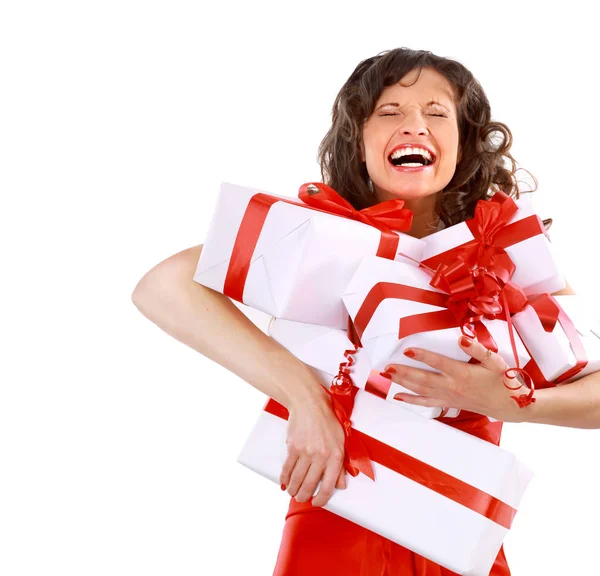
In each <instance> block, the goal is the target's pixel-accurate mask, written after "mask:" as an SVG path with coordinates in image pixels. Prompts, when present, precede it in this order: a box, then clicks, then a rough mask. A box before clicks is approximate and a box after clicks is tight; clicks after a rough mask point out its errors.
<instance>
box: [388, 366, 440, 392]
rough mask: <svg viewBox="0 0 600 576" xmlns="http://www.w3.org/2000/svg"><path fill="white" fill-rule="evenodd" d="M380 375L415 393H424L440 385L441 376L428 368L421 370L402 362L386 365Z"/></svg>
mask: <svg viewBox="0 0 600 576" xmlns="http://www.w3.org/2000/svg"><path fill="white" fill-rule="evenodd" d="M381 375H382V376H384V377H386V378H389V379H390V380H393V381H394V382H396V383H397V384H400V386H404V387H405V388H408V389H409V390H412V391H413V392H415V393H416V394H426V393H427V392H429V393H430V392H431V391H432V390H434V389H438V388H439V387H440V386H441V385H442V376H441V375H440V374H436V373H435V372H431V371H430V370H421V369H420V368H412V367H410V366H404V365H402V364H393V365H390V366H387V367H386V369H385V372H381Z"/></svg>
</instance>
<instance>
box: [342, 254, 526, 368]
mask: <svg viewBox="0 0 600 576" xmlns="http://www.w3.org/2000/svg"><path fill="white" fill-rule="evenodd" d="M430 280H431V277H430V276H429V274H427V273H426V272H425V271H424V270H421V269H419V268H416V267H414V266H408V265H406V264H404V263H402V262H393V261H391V260H385V259H384V258H378V257H376V256H368V257H366V258H365V259H364V260H363V262H362V263H361V265H360V266H359V267H358V269H357V270H356V273H355V274H354V276H353V277H352V279H351V281H350V283H349V284H348V286H347V287H346V290H345V292H344V294H343V295H342V299H343V301H344V304H345V305H346V309H347V310H348V313H349V314H350V317H351V319H352V321H353V322H354V324H355V326H356V327H357V330H358V331H359V335H360V338H361V342H362V345H363V349H364V350H365V351H366V353H367V355H368V356H369V358H370V360H371V365H372V368H373V369H374V370H379V371H382V370H384V369H385V367H386V366H387V365H388V364H403V365H405V366H411V367H415V368H420V369H422V370H429V371H432V372H437V370H436V369H434V368H432V367H431V366H428V365H427V364H424V363H422V362H418V361H416V360H413V359H411V358H408V357H406V356H405V355H404V353H403V352H404V350H406V349H407V348H411V347H415V348H423V349H425V350H431V351H432V352H437V353H438V354H442V355H444V356H447V357H448V358H452V359H454V360H458V361H462V362H468V361H470V360H471V357H470V356H469V355H468V354H466V353H465V352H463V350H462V349H461V348H460V346H459V338H460V336H461V331H460V328H459V327H450V328H445V329H433V325H432V329H431V330H428V331H423V332H417V333H414V334H410V335H408V336H405V337H399V336H400V333H401V331H402V329H403V323H406V324H408V322H409V321H411V320H412V319H413V318H414V317H415V316H416V315H421V314H425V313H430V312H436V311H444V310H446V308H445V307H444V306H443V305H442V301H443V300H444V292H442V291H441V290H438V289H436V288H433V287H432V286H431V285H430V284H429V282H430ZM403 287H408V288H407V290H406V291H407V292H408V294H406V298H409V297H410V298H411V299H405V298H403V297H399V296H398V297H396V296H394V297H389V296H386V292H385V291H386V290H390V292H389V294H390V295H391V294H392V293H393V292H394V290H395V288H399V289H400V290H402V289H403ZM415 289H416V290H415ZM398 293H399V294H400V292H398ZM420 298H422V301H419V299H420ZM435 301H437V302H438V303H437V304H434V303H432V302H435ZM365 312H366V314H365ZM482 324H483V326H484V327H485V328H486V329H487V331H488V332H489V334H490V335H491V337H492V338H493V340H494V341H495V343H496V345H497V347H498V353H499V354H500V355H501V356H502V357H503V358H504V360H505V361H506V363H507V364H508V365H509V367H515V358H514V354H513V351H512V347H511V343H510V334H509V331H508V325H507V323H506V322H504V321H502V320H488V319H485V318H484V319H483V320H482ZM514 336H515V347H516V350H517V357H518V360H519V366H520V367H523V366H524V365H525V364H527V362H528V361H529V360H530V356H529V354H528V353H527V350H526V348H525V346H524V345H523V342H521V340H520V338H519V336H518V334H517V333H516V331H515V332H514Z"/></svg>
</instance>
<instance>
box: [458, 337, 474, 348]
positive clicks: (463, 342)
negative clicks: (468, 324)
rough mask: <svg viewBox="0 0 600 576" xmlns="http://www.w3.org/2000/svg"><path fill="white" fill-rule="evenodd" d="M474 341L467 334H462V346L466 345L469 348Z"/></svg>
mask: <svg viewBox="0 0 600 576" xmlns="http://www.w3.org/2000/svg"><path fill="white" fill-rule="evenodd" d="M472 343H473V341H472V340H471V339H470V338H467V337H466V336H462V337H461V339H460V344H461V346H464V347H465V348H468V347H469V346H470V345H471V344H472Z"/></svg>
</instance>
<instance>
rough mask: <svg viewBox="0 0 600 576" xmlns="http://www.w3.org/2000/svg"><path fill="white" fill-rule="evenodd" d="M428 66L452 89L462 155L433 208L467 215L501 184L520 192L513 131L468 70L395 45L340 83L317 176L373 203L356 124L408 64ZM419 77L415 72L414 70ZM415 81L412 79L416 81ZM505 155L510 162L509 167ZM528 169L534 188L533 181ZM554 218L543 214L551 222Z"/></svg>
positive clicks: (453, 220) (448, 219) (354, 199)
mask: <svg viewBox="0 0 600 576" xmlns="http://www.w3.org/2000/svg"><path fill="white" fill-rule="evenodd" d="M424 67H427V68H433V69H434V70H436V71H437V72H439V73H440V74H442V75H443V76H445V77H446V78H447V80H448V81H449V82H450V84H451V85H452V86H453V90H454V96H455V98H454V102H455V105H456V111H457V120H458V130H459V138H460V142H461V149H462V157H461V160H460V162H459V163H458V164H457V166H456V170H455V173H454V175H453V177H452V180H451V181H450V182H449V183H448V185H447V186H446V187H445V188H444V189H443V190H441V191H440V193H438V196H437V204H436V212H437V214H438V215H439V216H440V218H441V220H442V221H443V222H444V224H445V225H446V226H452V225H453V224H457V223H458V222H463V221H464V220H466V219H468V218H472V217H473V214H474V210H475V206H476V204H477V202H478V201H479V200H481V199H487V198H488V197H489V196H490V194H491V193H493V192H495V191H497V190H502V191H503V192H505V193H506V194H508V195H509V196H512V197H515V198H519V195H520V193H521V192H520V190H519V187H518V180H517V179H516V176H515V173H516V172H517V167H516V162H515V159H514V158H513V157H512V155H511V154H510V152H509V151H510V148H511V146H512V133H511V131H510V130H509V128H508V126H506V124H503V123H502V122H495V121H492V120H491V110H490V104H489V101H488V99H487V96H486V94H485V92H484V90H483V88H482V87H481V85H480V84H479V82H478V81H477V80H476V79H475V78H474V76H473V74H472V73H471V72H470V71H469V70H467V68H465V66H463V65H462V64H461V63H460V62H457V61H456V60H451V59H449V58H443V57H441V56H436V55H435V54H433V53H432V52H429V51H426V50H410V49H409V48H396V49H394V50H386V51H384V52H380V53H379V54H378V55H377V56H373V57H372V58H367V59H366V60H363V61H362V62H361V63H360V64H359V65H358V66H357V67H356V68H355V70H354V72H352V74H351V75H350V77H349V78H348V80H347V81H346V83H345V84H344V85H343V86H342V88H341V90H340V91H339V93H338V95H337V96H336V98H335V102H334V104H333V108H332V124H331V128H330V129H329V130H328V132H327V134H326V135H325V137H324V138H323V140H322V141H321V143H320V145H319V150H318V157H317V158H318V161H319V164H320V167H321V177H322V179H323V182H324V183H325V184H328V185H329V186H331V187H332V188H333V189H334V190H335V191H336V192H337V193H338V194H340V196H342V197H343V198H345V199H346V200H348V202H350V204H352V206H354V208H355V209H356V210H361V209H363V208H366V207H368V206H372V205H373V204H376V203H377V202H378V200H377V198H376V196H375V194H373V193H372V192H370V190H369V187H368V185H367V177H368V174H367V169H366V164H365V162H362V161H361V159H360V142H361V138H362V129H363V126H364V123H365V122H366V120H367V119H368V118H369V117H370V116H371V114H372V113H373V110H374V108H375V104H376V103H377V100H378V99H379V97H380V95H381V93H382V92H383V90H384V88H386V87H388V86H393V85H394V84H397V83H398V82H399V81H400V80H401V79H402V78H403V77H404V76H405V75H406V74H408V73H409V72H410V71H412V70H413V69H419V74H420V70H421V69H422V68H424ZM417 80H418V77H417ZM415 82H416V80H415ZM507 161H508V167H507ZM526 172H527V173H528V174H530V175H531V177H532V178H533V181H534V183H535V185H536V187H535V188H534V189H533V190H529V191H528V192H533V191H535V190H537V180H536V179H535V177H534V176H533V175H532V174H531V173H530V172H529V171H526ZM551 223H552V219H550V218H548V219H546V220H544V225H545V226H546V228H549V227H550V225H551Z"/></svg>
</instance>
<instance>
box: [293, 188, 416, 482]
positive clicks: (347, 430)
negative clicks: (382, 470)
mask: <svg viewBox="0 0 600 576" xmlns="http://www.w3.org/2000/svg"><path fill="white" fill-rule="evenodd" d="M298 197H299V198H300V199H301V200H302V201H303V202H304V203H305V204H307V205H308V206H310V207H312V208H316V209H319V210H323V211H325V212H328V213H330V214H336V215H338V216H342V217H343V218H349V219H352V220H357V221H359V222H363V223H365V224H368V225H370V226H373V227H375V228H377V229H378V230H380V231H381V240H380V243H379V247H378V249H377V254H376V255H377V256H379V257H381V258H389V259H390V260H393V259H394V258H395V257H396V253H397V251H398V243H399V240H400V237H399V236H398V234H396V233H395V232H393V230H398V231H402V230H405V231H406V230H410V227H411V225H412V217H413V214H412V212H411V211H410V210H407V209H406V208H404V201H403V200H387V201H386V202H380V203H378V204H376V205H374V206H370V207H368V208H364V209H363V210H356V209H355V208H354V207H353V206H352V205H351V204H350V203H349V202H348V201H347V200H345V199H344V198H342V197H341V196H340V195H339V194H338V193H337V192H336V191H335V190H333V188H331V187H330V186H327V185H326V184H323V183H321V182H307V183H306V184H303V185H302V186H301V187H300V191H299V192H298ZM348 338H349V339H350V341H351V342H352V344H353V346H354V348H351V349H349V350H346V351H345V352H344V357H345V358H346V361H344V362H342V363H340V366H339V371H338V373H337V375H336V376H335V377H334V379H333V381H332V383H331V386H330V389H329V390H328V393H329V396H330V399H331V405H332V408H333V411H334V413H335V415H336V417H337V419H338V420H339V422H340V424H341V425H342V428H343V429H344V435H345V437H346V440H345V442H344V448H345V452H344V468H345V469H346V470H347V471H348V473H349V474H350V475H352V476H357V475H358V474H359V472H362V473H363V474H365V476H367V477H369V478H371V480H375V473H374V471H373V466H372V465H371V460H370V459H369V455H368V454H367V451H366V449H365V447H364V445H363V443H362V442H361V440H360V436H357V435H356V433H355V434H353V433H352V430H353V429H352V421H351V419H350V416H351V415H352V409H353V407H354V396H355V395H356V391H357V388H356V387H355V386H353V384H352V379H351V377H350V366H352V364H353V363H354V359H353V355H354V354H355V353H356V352H357V350H358V348H359V347H360V346H361V343H360V338H359V336H358V334H357V333H356V331H355V330H354V326H353V324H352V320H351V318H350V317H349V316H348Z"/></svg>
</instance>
